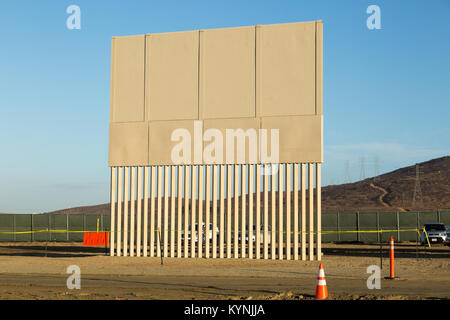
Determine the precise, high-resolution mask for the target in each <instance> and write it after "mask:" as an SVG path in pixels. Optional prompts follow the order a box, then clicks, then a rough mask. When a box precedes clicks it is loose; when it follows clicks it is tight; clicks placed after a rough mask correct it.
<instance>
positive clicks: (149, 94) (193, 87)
mask: <svg viewBox="0 0 450 320" xmlns="http://www.w3.org/2000/svg"><path fill="white" fill-rule="evenodd" d="M198 47H199V31H185V32H171V33H162V34H151V35H147V36H146V75H147V76H146V110H147V120H181V119H198Z"/></svg>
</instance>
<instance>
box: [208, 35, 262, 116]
mask: <svg viewBox="0 0 450 320" xmlns="http://www.w3.org/2000/svg"><path fill="white" fill-rule="evenodd" d="M200 117H201V119H212V118H216V119H217V118H238V117H255V27H242V28H227V29H213V30H201V31H200Z"/></svg>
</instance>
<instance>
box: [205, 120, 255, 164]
mask: <svg viewBox="0 0 450 320" xmlns="http://www.w3.org/2000/svg"><path fill="white" fill-rule="evenodd" d="M259 128H260V120H259V118H233V119H209V120H204V121H203V133H204V135H205V133H206V134H207V131H208V130H209V129H217V130H219V131H220V133H221V135H222V138H223V140H222V141H223V151H222V155H223V157H222V161H221V162H219V163H220V164H225V163H228V162H227V154H226V151H225V150H226V145H227V141H226V140H227V134H226V129H233V130H237V129H242V131H243V132H242V133H243V135H241V136H242V137H244V135H245V134H249V135H252V132H251V131H248V130H249V129H253V130H254V133H255V135H256V141H258V140H257V139H258V133H259ZM244 138H245V155H244V157H245V161H244V162H241V161H238V158H237V152H238V151H237V150H238V142H237V138H235V137H233V139H234V148H233V159H234V160H233V161H232V162H230V163H257V161H258V154H259V151H258V144H256V154H255V157H256V161H252V157H251V156H250V154H249V151H250V148H249V138H248V137H246V136H245V137H244ZM211 143H212V141H205V142H204V143H203V150H205V149H206V147H207V145H209V144H211ZM252 152H253V150H252ZM230 156H231V155H230ZM204 160H205V159H204Z"/></svg>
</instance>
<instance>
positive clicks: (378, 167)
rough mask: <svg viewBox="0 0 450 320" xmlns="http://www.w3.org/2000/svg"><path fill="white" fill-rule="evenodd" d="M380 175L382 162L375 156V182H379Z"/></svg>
mask: <svg viewBox="0 0 450 320" xmlns="http://www.w3.org/2000/svg"><path fill="white" fill-rule="evenodd" d="M379 174H380V160H379V158H378V156H375V172H374V178H373V181H377V180H378V175H379Z"/></svg>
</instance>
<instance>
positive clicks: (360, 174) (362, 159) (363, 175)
mask: <svg viewBox="0 0 450 320" xmlns="http://www.w3.org/2000/svg"><path fill="white" fill-rule="evenodd" d="M360 162H361V171H360V173H359V180H364V179H365V178H366V170H365V168H364V162H365V160H364V157H361V159H360Z"/></svg>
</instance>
